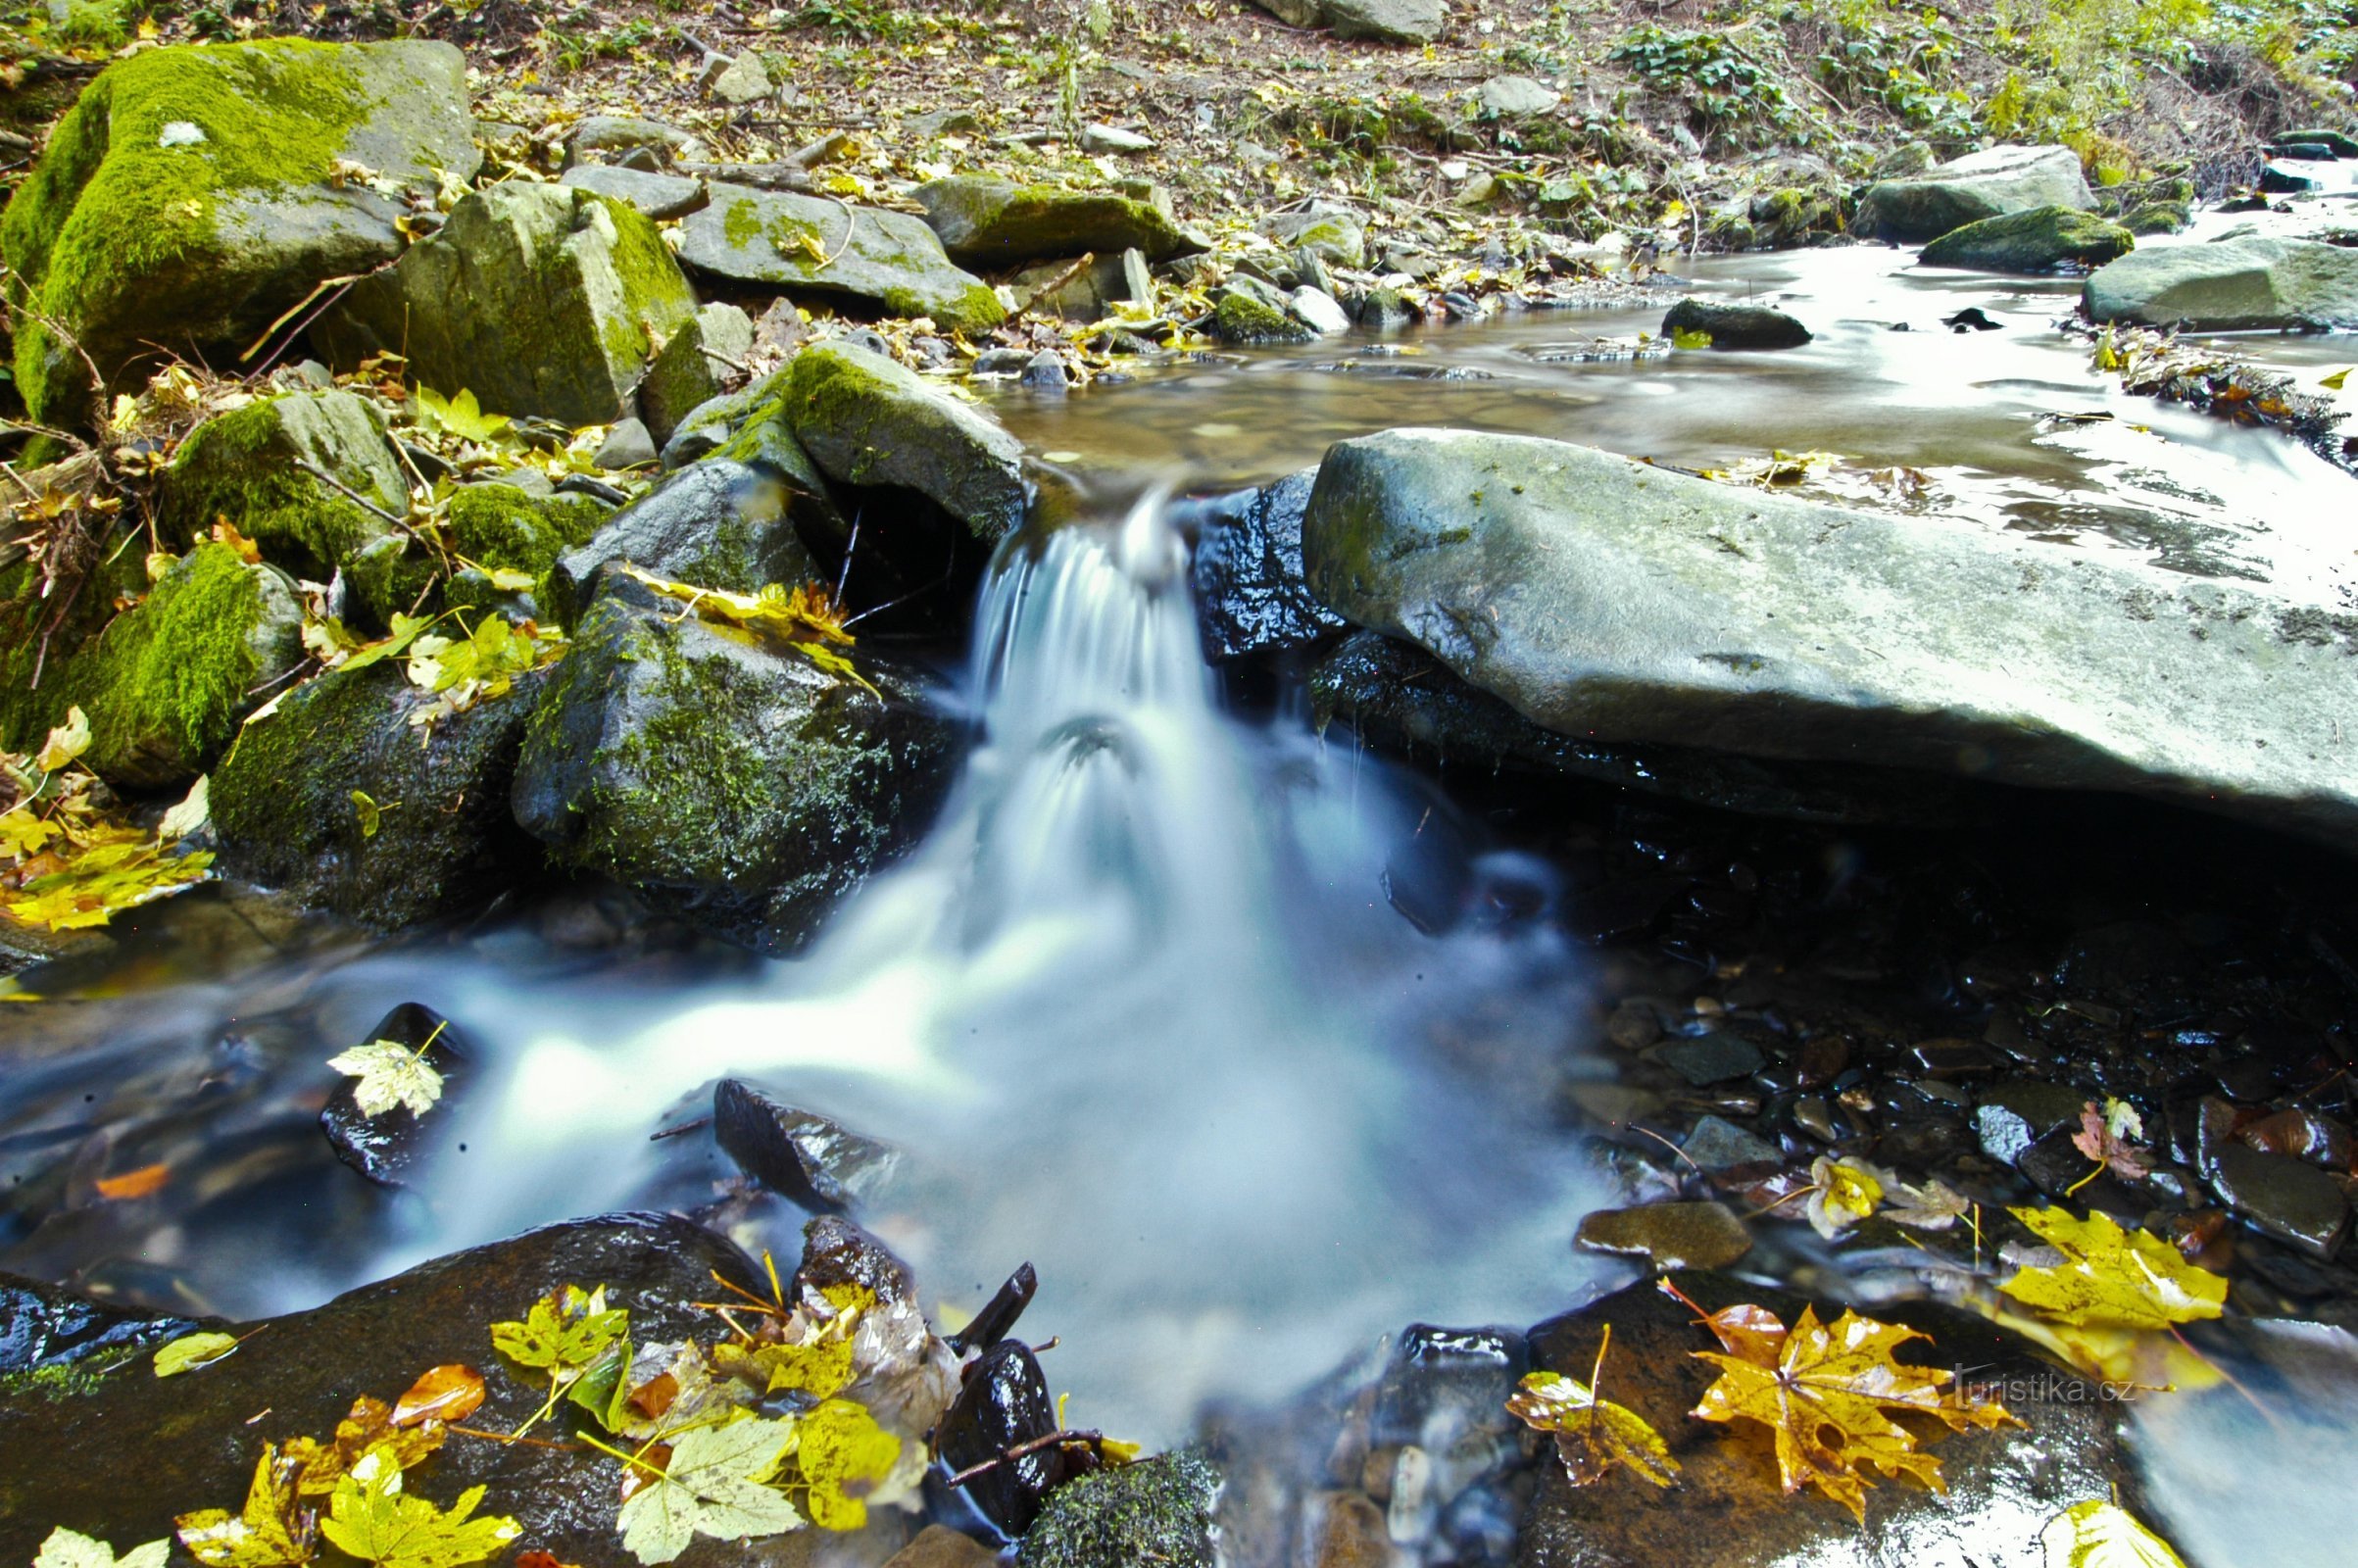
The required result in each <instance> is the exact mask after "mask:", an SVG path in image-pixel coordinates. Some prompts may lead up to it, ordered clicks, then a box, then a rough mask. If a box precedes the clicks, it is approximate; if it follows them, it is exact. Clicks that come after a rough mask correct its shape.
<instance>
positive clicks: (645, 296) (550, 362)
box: [314, 182, 696, 424]
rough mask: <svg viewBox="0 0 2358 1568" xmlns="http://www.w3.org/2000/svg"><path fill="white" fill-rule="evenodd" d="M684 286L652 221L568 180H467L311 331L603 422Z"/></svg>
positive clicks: (431, 372) (350, 350) (685, 315)
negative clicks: (436, 215) (435, 226)
mask: <svg viewBox="0 0 2358 1568" xmlns="http://www.w3.org/2000/svg"><path fill="white" fill-rule="evenodd" d="M695 315H696V293H695V291H694V290H693V289H691V288H690V287H689V286H688V280H687V278H686V277H685V276H683V275H682V274H681V272H680V270H679V264H678V263H677V262H675V261H673V260H672V259H671V252H670V250H669V248H668V247H666V246H665V245H664V244H663V235H662V234H661V233H660V232H658V231H657V229H656V226H655V224H654V223H653V222H651V221H648V219H647V218H646V217H645V216H644V215H643V214H641V213H639V212H637V211H636V210H634V209H632V208H629V207H625V206H623V205H622V204H620V203H619V202H612V201H608V200H607V199H606V198H605V197H603V196H598V195H595V194H593V193H591V192H589V191H586V190H578V189H575V188H573V187H572V186H568V185H532V184H524V183H520V182H517V183H509V184H505V185H495V186H493V187H492V188H491V189H489V190H484V191H477V192H475V193H474V194H472V195H470V196H467V198H465V199H464V200H462V201H461V202H460V203H459V204H458V205H457V206H456V207H454V208H452V209H451V214H450V221H449V222H447V223H445V224H444V225H443V227H442V229H441V230H440V231H439V232H438V233H436V234H434V235H432V236H431V237H429V238H427V239H423V240H420V241H418V243H417V244H416V245H413V246H411V247H410V250H409V254H407V255H405V256H404V257H402V259H401V261H400V263H399V265H397V266H395V267H393V268H392V269H390V270H386V271H382V272H378V273H375V274H373V275H372V276H369V277H367V278H364V279H363V280H362V281H361V282H359V283H357V284H355V285H354V286H353V289H352V291H351V293H349V294H347V295H346V296H345V297H344V299H343V301H342V303H340V304H339V305H337V306H336V307H335V308H334V309H333V310H331V311H329V312H328V313H327V314H326V315H325V316H323V317H321V318H320V319H319V325H318V326H317V327H316V328H315V329H314V335H315V336H316V338H317V339H318V340H319V344H320V346H321V348H322V349H323V350H324V351H325V352H326V354H327V356H328V358H329V359H330V360H331V361H332V362H334V363H335V364H337V365H339V366H353V365H357V364H359V363H360V362H361V361H362V360H364V359H366V358H368V356H369V355H371V354H375V353H379V352H383V351H392V352H395V353H403V354H406V355H408V357H409V367H410V374H411V375H412V376H413V377H415V378H416V379H417V381H418V383H419V384H420V385H423V386H429V387H432V388H434V389H435V390H437V391H440V392H444V393H457V392H460V391H462V390H466V391H471V392H473V393H474V395H475V396H476V398H477V399H478V400H480V402H481V403H482V405H483V407H484V408H486V409H489V410H496V411H498V412H499V413H502V414H512V415H539V416H543V417H548V418H553V419H561V420H563V421H565V423H567V424H605V423H608V422H611V421H613V420H614V419H616V418H618V417H622V416H623V415H624V414H625V413H626V412H627V405H628V400H629V397H630V393H631V389H632V388H633V387H634V386H636V385H637V384H638V380H639V377H640V376H641V375H643V374H644V373H645V372H646V368H647V364H648V361H649V360H650V359H651V358H653V355H654V345H655V344H656V343H659V342H661V341H663V339H665V338H668V337H669V336H670V335H671V334H673V333H674V332H677V331H678V330H679V329H680V328H681V327H682V326H684V325H686V324H687V322H688V321H689V320H690V319H693V318H694V317H695Z"/></svg>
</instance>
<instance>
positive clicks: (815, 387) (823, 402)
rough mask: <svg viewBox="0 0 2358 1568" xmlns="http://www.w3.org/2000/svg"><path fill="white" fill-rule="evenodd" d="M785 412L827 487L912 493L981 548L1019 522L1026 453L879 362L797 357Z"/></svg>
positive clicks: (862, 354) (872, 357)
mask: <svg viewBox="0 0 2358 1568" xmlns="http://www.w3.org/2000/svg"><path fill="white" fill-rule="evenodd" d="M785 410H786V419H787V422H788V424H789V425H790V426H791V427H792V429H793V431H794V435H795V439H796V440H797V441H799V442H801V443H802V445H803V447H804V448H805V450H807V451H808V452H810V454H811V457H812V458H813V459H814V460H816V462H817V464H818V466H820V467H821V468H823V469H824V470H826V472H827V473H828V474H829V475H830V476H831V477H833V478H836V479H839V480H841V481H843V482H844V483H846V484H853V485H861V486H891V487H893V488H896V489H903V490H913V491H915V492H916V493H917V494H919V495H921V496H924V497H925V498H926V499H927V500H929V501H932V502H934V503H935V504H936V505H938V506H939V507H940V508H941V509H942V510H943V511H944V512H945V513H947V514H949V515H951V516H952V517H954V518H956V519H958V521H959V522H962V523H964V524H965V525H966V527H967V529H968V530H969V531H971V532H972V533H973V535H974V536H975V537H976V538H978V539H981V540H986V541H988V540H997V539H999V538H1000V537H1001V536H1003V535H1005V534H1006V533H1007V532H1009V531H1010V530H1012V529H1013V528H1014V527H1015V526H1016V524H1018V523H1020V522H1021V521H1022V520H1023V513H1024V508H1025V506H1026V505H1027V504H1028V501H1029V495H1030V492H1029V490H1028V488H1027V487H1026V485H1025V483H1024V479H1023V467H1022V459H1023V444H1022V443H1021V442H1019V441H1017V440H1016V439H1015V438H1014V437H1013V436H1011V435H1009V434H1008V433H1007V431H1006V430H1005V429H1003V428H1001V426H1000V425H999V424H998V423H997V422H996V421H994V420H993V419H992V418H991V417H989V416H988V415H985V414H982V413H980V412H978V411H977V410H975V409H972V408H969V407H967V406H966V405H964V404H962V403H958V402H957V401H955V400H953V399H952V398H950V397H948V396H947V395H945V394H944V393H942V392H940V391H937V390H936V389H934V388H933V387H930V386H927V385H926V384H925V382H924V381H923V380H922V379H921V378H920V377H919V376H918V375H917V374H916V373H915V372H914V371H911V370H909V369H907V368H904V367H902V366H900V365H898V364H896V363H894V362H893V361H891V360H889V359H886V358H885V357H884V356H883V355H880V354H875V353H871V352H870V351H868V350H866V349H862V348H858V347H855V346H853V345H850V344H839V343H824V344H814V345H812V346H811V347H810V348H807V349H805V350H803V352H802V353H800V354H798V355H796V356H795V358H794V363H793V365H792V367H791V368H790V369H789V371H788V378H787V383H786V387H785Z"/></svg>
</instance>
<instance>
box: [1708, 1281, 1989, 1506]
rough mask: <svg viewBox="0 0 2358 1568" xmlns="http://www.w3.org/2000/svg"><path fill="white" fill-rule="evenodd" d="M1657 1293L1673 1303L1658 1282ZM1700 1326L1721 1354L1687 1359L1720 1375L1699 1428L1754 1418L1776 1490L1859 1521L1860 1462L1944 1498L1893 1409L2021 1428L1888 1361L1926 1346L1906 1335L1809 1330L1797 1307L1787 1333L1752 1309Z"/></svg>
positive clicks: (1847, 1319)
mask: <svg viewBox="0 0 2358 1568" xmlns="http://www.w3.org/2000/svg"><path fill="white" fill-rule="evenodd" d="M1663 1289H1664V1290H1665V1291H1666V1292H1668V1293H1669V1294H1671V1295H1673V1296H1677V1295H1678V1291H1677V1289H1676V1287H1674V1286H1672V1285H1670V1284H1669V1282H1668V1281H1664V1282H1663ZM1679 1299H1681V1300H1685V1299H1686V1298H1685V1297H1683V1296H1681V1297H1679ZM1694 1304H1695V1303H1693V1302H1692V1301H1689V1302H1688V1305H1689V1306H1691V1307H1692V1306H1694ZM1695 1310H1696V1311H1698V1312H1700V1311H1701V1308H1699V1307H1696V1308H1695ZM1731 1319H1733V1321H1731ZM1702 1322H1703V1324H1704V1326H1705V1327H1708V1328H1710V1329H1711V1330H1712V1332H1713V1333H1714V1334H1716V1335H1717V1336H1718V1337H1719V1341H1720V1343H1721V1344H1722V1345H1723V1346H1725V1347H1726V1348H1727V1353H1725V1354H1723V1353H1721V1352H1720V1351H1716V1350H1696V1351H1695V1352H1694V1354H1695V1357H1696V1359H1698V1360H1703V1361H1709V1362H1711V1363H1712V1364H1713V1365H1714V1366H1717V1367H1718V1368H1719V1369H1720V1377H1719V1381H1717V1382H1716V1383H1714V1384H1712V1385H1711V1387H1710V1388H1708V1389H1706V1390H1704V1391H1703V1397H1702V1401H1701V1402H1700V1403H1698V1404H1697V1405H1696V1406H1695V1410H1694V1412H1693V1413H1694V1414H1695V1416H1697V1417H1698V1418H1700V1419H1702V1420H1705V1421H1753V1422H1758V1423H1759V1424H1760V1425H1762V1426H1765V1427H1767V1428H1769V1430H1770V1431H1771V1432H1772V1433H1773V1434H1774V1435H1775V1438H1776V1447H1777V1470H1778V1475H1779V1478H1780V1480H1781V1482H1782V1484H1783V1486H1784V1488H1785V1490H1786V1492H1788V1493H1793V1492H1798V1491H1799V1490H1800V1489H1801V1488H1802V1487H1803V1486H1814V1487H1816V1488H1817V1489H1818V1490H1819V1491H1820V1492H1823V1493H1824V1494H1826V1495H1828V1496H1830V1497H1832V1498H1834V1499H1835V1500H1836V1501H1837V1502H1840V1503H1841V1504H1842V1506H1844V1507H1845V1508H1848V1509H1849V1510H1850V1512H1851V1514H1852V1515H1853V1516H1855V1517H1856V1518H1857V1519H1858V1521H1859V1522H1860V1523H1861V1524H1864V1523H1865V1522H1866V1510H1867V1501H1866V1487H1867V1485H1868V1482H1867V1478H1866V1476H1865V1475H1864V1474H1863V1473H1862V1472H1861V1470H1860V1468H1859V1467H1860V1466H1862V1465H1871V1466H1873V1467H1874V1468H1876V1469H1878V1470H1881V1471H1882V1472H1883V1473H1884V1474H1885V1475H1887V1476H1899V1475H1902V1474H1905V1475H1911V1476H1914V1477H1915V1478H1916V1479H1917V1480H1919V1481H1921V1482H1923V1483H1924V1484H1925V1485H1926V1486H1928V1487H1931V1488H1932V1489H1933V1490H1934V1491H1935V1492H1942V1491H1945V1490H1947V1489H1946V1485H1945V1483H1943V1482H1942V1481H1941V1479H1940V1460H1939V1459H1938V1458H1937V1457H1935V1456H1934V1455H1932V1454H1929V1453H1926V1452H1923V1451H1922V1450H1921V1449H1919V1448H1918V1447H1917V1446H1916V1435H1915V1434H1914V1433H1913V1432H1911V1431H1909V1430H1908V1429H1907V1428H1906V1427H1903V1426H1901V1425H1899V1424H1898V1423H1897V1422H1896V1421H1894V1420H1892V1419H1891V1413H1892V1412H1904V1413H1910V1414H1915V1415H1924V1416H1930V1417H1932V1418H1933V1419H1935V1420H1937V1421H1940V1422H1941V1423H1943V1424H1944V1425H1946V1426H1948V1427H1949V1428H1951V1429H1952V1430H1957V1431H1962V1430H1963V1429H1965V1428H1966V1427H1969V1426H1972V1427H1984V1428H1988V1427H1996V1426H2003V1425H2006V1424H2008V1423H2013V1424H2016V1425H2019V1424H2020V1423H2016V1422H2014V1418H2013V1417H2012V1416H2011V1415H2009V1414H2007V1412H2006V1410H2005V1408H2004V1406H2002V1405H1999V1404H1996V1403H1994V1402H1989V1401H1983V1400H1977V1399H1973V1398H1971V1397H1966V1396H1961V1395H1960V1394H1959V1393H1957V1392H1956V1391H1954V1390H1952V1389H1950V1387H1949V1382H1950V1375H1949V1374H1948V1373H1947V1372H1945V1371H1942V1370H1940V1368H1938V1367H1918V1366H1906V1365H1902V1364H1901V1363H1900V1362H1898V1361H1897V1360H1895V1359H1893V1355H1892V1352H1893V1351H1895V1350H1897V1349H1898V1348H1900V1347H1901V1346H1903V1345H1906V1344H1907V1343H1908V1342H1909V1341H1911V1340H1928V1341H1929V1339H1930V1336H1929V1335H1926V1334H1923V1333H1920V1332H1918V1331H1917V1330H1915V1329H1911V1328H1905V1327H1901V1326H1900V1325H1897V1324H1891V1323H1879V1322H1877V1321H1876V1320H1875V1319H1873V1318H1868V1317H1861V1316H1859V1315H1858V1314H1857V1313H1856V1312H1850V1311H1845V1312H1843V1313H1842V1316H1841V1317H1839V1318H1837V1319H1836V1320H1835V1321H1834V1323H1833V1324H1832V1325H1831V1326H1830V1325H1827V1324H1823V1323H1820V1322H1819V1321H1818V1315H1817V1309H1816V1308H1815V1307H1814V1306H1805V1307H1803V1308H1802V1309H1801V1315H1800V1317H1799V1318H1797V1319H1796V1320H1795V1321H1794V1323H1793V1328H1792V1329H1791V1330H1790V1331H1787V1330H1786V1329H1785V1327H1784V1325H1783V1324H1782V1323H1781V1322H1780V1321H1779V1320H1778V1319H1777V1317H1776V1316H1775V1314H1773V1313H1770V1312H1768V1311H1766V1310H1765V1309H1763V1308H1760V1307H1756V1306H1747V1307H1731V1308H1729V1309H1727V1310H1726V1311H1724V1312H1719V1313H1711V1314H1706V1315H1704V1317H1703V1318H1702ZM1829 1434H1832V1441H1831V1442H1830V1441H1828V1436H1829Z"/></svg>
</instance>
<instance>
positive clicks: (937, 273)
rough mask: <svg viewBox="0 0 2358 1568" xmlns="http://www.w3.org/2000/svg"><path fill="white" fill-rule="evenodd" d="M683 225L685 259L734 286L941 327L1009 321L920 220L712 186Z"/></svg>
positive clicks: (975, 327)
mask: <svg viewBox="0 0 2358 1568" xmlns="http://www.w3.org/2000/svg"><path fill="white" fill-rule="evenodd" d="M679 256H680V260H681V261H683V262H685V263H687V264H688V265H689V266H690V267H692V268H694V269H696V270H698V271H700V272H706V273H710V274H711V275H712V276H714V277H718V278H724V279H726V280H728V281H730V282H734V283H762V284H767V285H769V286H771V287H773V288H781V289H784V290H785V291H786V292H787V293H788V294H789V295H791V296H793V297H794V298H796V299H804V300H826V301H842V300H853V301H857V302H860V303H861V304H864V305H868V306H870V307H873V308H875V309H878V310H881V311H883V312H884V313H885V314H886V315H888V316H898V317H909V318H915V317H919V316H923V317H928V318H931V319H932V321H933V323H934V325H936V326H938V327H940V328H941V329H942V330H943V331H945V332H982V331H988V330H989V329H990V328H992V327H994V326H997V325H998V324H999V323H1000V322H1001V321H1003V320H1005V319H1007V307H1006V306H1005V305H1004V304H1002V303H1001V302H1000V298H999V296H998V294H997V293H995V292H994V291H993V290H992V289H991V287H990V285H989V284H987V283H985V282H984V281H983V280H982V279H981V278H979V277H976V276H975V275H974V274H973V273H971V272H968V271H965V270H961V269H960V268H958V267H957V266H955V265H953V264H952V262H951V260H950V258H949V256H948V255H947V254H945V253H944V251H943V250H942V242H941V241H940V240H939V239H937V238H935V237H934V232H933V230H932V229H930V228H928V227H926V226H925V223H924V221H923V220H921V219H917V218H912V217H910V216H909V214H907V213H895V212H888V211H885V210H883V209H881V208H872V207H845V206H843V205H841V204H840V203H837V202H831V201H827V200H824V199H822V198H820V197H816V196H797V195H794V194H792V193H790V192H786V191H771V190H755V189H753V188H752V187H751V186H746V185H727V184H717V183H716V184H714V185H712V205H711V206H710V207H707V208H706V209H705V210H704V211H703V212H700V213H693V214H691V215H689V217H688V220H687V221H686V222H684V223H683V224H681V225H680V246H679Z"/></svg>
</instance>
